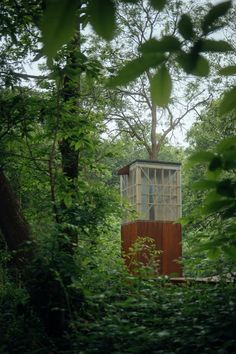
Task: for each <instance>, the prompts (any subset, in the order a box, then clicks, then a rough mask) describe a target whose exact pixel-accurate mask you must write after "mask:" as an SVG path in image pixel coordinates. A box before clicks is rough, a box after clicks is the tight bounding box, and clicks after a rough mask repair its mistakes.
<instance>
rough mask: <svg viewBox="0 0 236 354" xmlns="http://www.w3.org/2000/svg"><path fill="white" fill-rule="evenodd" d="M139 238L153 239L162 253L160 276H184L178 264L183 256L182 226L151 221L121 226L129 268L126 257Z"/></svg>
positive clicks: (123, 247) (123, 246)
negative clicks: (174, 274) (173, 274)
mask: <svg viewBox="0 0 236 354" xmlns="http://www.w3.org/2000/svg"><path fill="white" fill-rule="evenodd" d="M139 236H143V237H146V236H148V237H151V238H153V239H154V240H155V244H156V247H157V249H158V250H160V251H161V252H162V253H161V256H160V266H159V273H160V274H163V275H171V274H172V273H177V274H178V276H182V267H181V265H180V264H179V263H178V260H180V259H181V256H182V247H181V225H180V224H173V223H171V222H159V221H149V220H145V221H143V220H138V221H134V222H128V223H126V224H123V225H122V226H121V240H122V253H123V255H124V258H125V262H126V264H127V266H129V261H128V259H127V258H126V257H125V255H127V254H128V253H129V248H130V247H131V246H132V244H133V243H134V242H135V241H136V240H137V238H138V237H139Z"/></svg>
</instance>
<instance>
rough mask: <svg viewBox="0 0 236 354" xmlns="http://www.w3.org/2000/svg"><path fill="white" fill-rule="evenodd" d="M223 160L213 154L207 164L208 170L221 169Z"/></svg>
mask: <svg viewBox="0 0 236 354" xmlns="http://www.w3.org/2000/svg"><path fill="white" fill-rule="evenodd" d="M222 167H223V161H222V158H221V157H220V156H214V157H213V159H212V160H211V162H210V164H209V167H208V168H209V171H215V170H217V169H222Z"/></svg>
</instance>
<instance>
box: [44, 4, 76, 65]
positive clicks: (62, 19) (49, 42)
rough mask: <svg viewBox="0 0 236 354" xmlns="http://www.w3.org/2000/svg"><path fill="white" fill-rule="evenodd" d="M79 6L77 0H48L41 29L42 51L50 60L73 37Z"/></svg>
mask: <svg viewBox="0 0 236 354" xmlns="http://www.w3.org/2000/svg"><path fill="white" fill-rule="evenodd" d="M77 6H78V2H77V1H76V0H70V1H68V0H47V2H46V10H45V12H44V14H43V19H42V24H41V30H42V38H43V50H42V52H43V53H44V54H45V55H47V57H48V58H49V60H50V59H51V58H53V57H54V56H55V55H56V53H57V51H58V50H59V49H60V48H61V46H62V45H63V44H66V43H68V42H69V41H70V40H71V38H72V37H73V35H74V33H75V30H76V19H77V15H76V10H77Z"/></svg>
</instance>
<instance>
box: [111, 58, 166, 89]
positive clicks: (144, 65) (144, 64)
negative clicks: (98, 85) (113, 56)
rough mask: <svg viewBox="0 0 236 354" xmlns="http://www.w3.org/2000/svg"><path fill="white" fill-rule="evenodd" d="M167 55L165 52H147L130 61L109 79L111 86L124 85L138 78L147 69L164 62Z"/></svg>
mask: <svg viewBox="0 0 236 354" xmlns="http://www.w3.org/2000/svg"><path fill="white" fill-rule="evenodd" d="M165 59H166V57H165V56H164V55H163V54H147V55H143V56H142V57H140V58H136V59H134V60H132V61H130V62H128V63H127V64H126V65H125V66H124V67H123V68H121V69H120V70H119V71H118V74H117V76H115V77H112V78H111V79H110V80H109V81H108V86H109V87H115V86H122V85H126V84H128V83H129V82H130V81H133V80H135V79H137V77H139V76H140V75H142V74H143V73H144V72H145V70H147V69H149V68H150V67H156V66H157V65H158V64H160V63H162V62H163V61H164V60H165Z"/></svg>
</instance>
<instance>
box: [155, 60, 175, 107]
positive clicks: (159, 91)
mask: <svg viewBox="0 0 236 354" xmlns="http://www.w3.org/2000/svg"><path fill="white" fill-rule="evenodd" d="M171 89H172V81H171V77H170V74H169V72H168V70H167V68H166V66H165V65H163V66H162V67H161V68H160V69H159V70H158V71H157V73H156V74H155V75H154V77H153V78H152V80H151V95H152V99H153V101H154V102H155V103H156V104H157V105H158V106H160V107H165V106H166V105H167V104H168V102H169V99H170V95H171Z"/></svg>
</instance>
